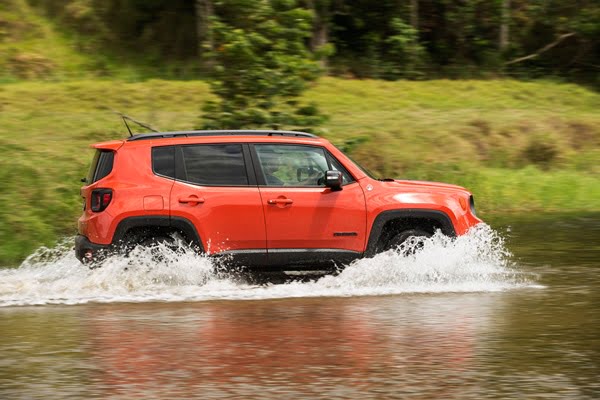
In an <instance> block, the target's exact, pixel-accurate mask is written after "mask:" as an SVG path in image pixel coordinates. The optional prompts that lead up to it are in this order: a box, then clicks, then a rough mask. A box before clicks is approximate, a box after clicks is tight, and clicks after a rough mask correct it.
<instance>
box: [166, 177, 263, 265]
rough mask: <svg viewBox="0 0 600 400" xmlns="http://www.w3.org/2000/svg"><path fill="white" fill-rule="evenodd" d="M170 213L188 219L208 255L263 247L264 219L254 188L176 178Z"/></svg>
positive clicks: (257, 194)
mask: <svg viewBox="0 0 600 400" xmlns="http://www.w3.org/2000/svg"><path fill="white" fill-rule="evenodd" d="M171 215H172V216H177V217H183V218H187V219H189V220H190V221H192V223H193V224H194V225H195V226H196V229H197V230H198V234H199V235H200V238H201V239H202V242H203V245H204V248H205V249H206V251H207V252H208V253H209V254H213V253H219V252H222V251H227V250H243V249H261V250H265V246H266V242H265V239H266V232H265V221H264V217H263V209H262V204H261V198H260V194H259V192H258V188H257V187H210V186H197V185H194V184H190V183H185V182H177V181H176V182H175V184H174V185H173V189H172V191H171Z"/></svg>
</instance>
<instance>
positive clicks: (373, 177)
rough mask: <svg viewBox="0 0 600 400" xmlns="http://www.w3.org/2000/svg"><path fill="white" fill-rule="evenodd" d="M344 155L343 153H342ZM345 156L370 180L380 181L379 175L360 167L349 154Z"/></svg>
mask: <svg viewBox="0 0 600 400" xmlns="http://www.w3.org/2000/svg"><path fill="white" fill-rule="evenodd" d="M338 150H339V149H338ZM340 151H341V150H340ZM342 153H343V152H342ZM344 155H345V156H346V157H348V159H349V160H350V161H352V162H353V163H354V165H356V166H357V167H358V169H360V170H361V171H362V172H364V173H365V174H366V175H367V176H368V177H369V178H371V179H375V180H377V179H379V178H378V177H377V175H375V174H374V173H373V172H371V171H370V170H369V169H367V168H365V167H363V166H362V165H360V164H359V163H357V162H356V160H354V159H353V158H352V157H350V156H349V155H348V154H346V153H344Z"/></svg>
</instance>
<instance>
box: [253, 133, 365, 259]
mask: <svg viewBox="0 0 600 400" xmlns="http://www.w3.org/2000/svg"><path fill="white" fill-rule="evenodd" d="M252 155H253V160H254V164H255V166H256V174H257V177H258V182H259V188H260V193H261V197H262V204H263V208H264V214H265V222H266V228H267V248H268V249H269V250H270V254H271V253H273V254H274V253H277V252H276V251H272V250H274V249H298V250H301V249H313V250H314V249H323V250H324V249H338V250H347V251H353V252H360V253H362V251H363V250H364V246H365V241H366V207H365V198H364V194H363V191H362V188H361V187H360V185H359V184H358V183H357V182H355V181H354V180H353V179H352V176H351V175H350V174H348V173H347V171H343V174H344V179H345V180H344V182H345V183H346V184H345V185H344V186H343V187H342V190H338V191H332V190H331V189H330V188H326V187H325V186H324V183H323V182H324V179H323V178H324V176H325V171H327V170H331V169H335V168H336V166H334V162H335V160H333V159H332V158H331V156H330V155H329V154H328V153H327V152H326V151H325V149H324V148H322V147H320V146H311V145H291V144H255V145H254V146H252ZM338 165H339V163H338ZM311 254H312V255H313V257H317V258H318V257H319V256H318V252H314V251H311ZM269 259H271V256H269Z"/></svg>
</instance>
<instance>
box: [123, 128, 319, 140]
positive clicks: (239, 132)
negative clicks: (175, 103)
mask: <svg viewBox="0 0 600 400" xmlns="http://www.w3.org/2000/svg"><path fill="white" fill-rule="evenodd" d="M193 136H293V137H306V138H318V136H316V135H313V134H312V133H306V132H296V131H271V130H215V131H177V132H157V133H140V134H137V135H133V136H131V137H129V138H127V141H128V142H131V141H134V140H147V139H162V138H176V137H193Z"/></svg>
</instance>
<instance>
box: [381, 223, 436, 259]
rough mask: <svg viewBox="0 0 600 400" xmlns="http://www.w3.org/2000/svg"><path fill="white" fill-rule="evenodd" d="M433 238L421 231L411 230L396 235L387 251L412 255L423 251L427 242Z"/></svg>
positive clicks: (389, 243)
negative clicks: (391, 250) (395, 250)
mask: <svg viewBox="0 0 600 400" xmlns="http://www.w3.org/2000/svg"><path fill="white" fill-rule="evenodd" d="M431 236H433V235H432V234H431V233H429V232H426V231H423V230H421V229H409V230H406V231H402V232H400V233H398V234H396V235H394V236H393V237H392V238H391V239H390V241H389V242H388V245H387V250H389V249H398V251H399V252H400V253H401V254H402V255H404V256H408V255H412V254H415V253H417V252H419V251H420V250H421V249H423V246H424V245H425V241H426V240H427V239H428V238H430V237H431Z"/></svg>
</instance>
